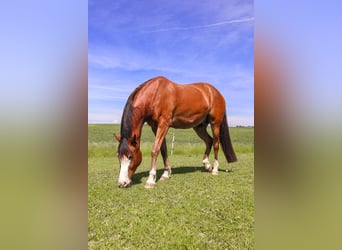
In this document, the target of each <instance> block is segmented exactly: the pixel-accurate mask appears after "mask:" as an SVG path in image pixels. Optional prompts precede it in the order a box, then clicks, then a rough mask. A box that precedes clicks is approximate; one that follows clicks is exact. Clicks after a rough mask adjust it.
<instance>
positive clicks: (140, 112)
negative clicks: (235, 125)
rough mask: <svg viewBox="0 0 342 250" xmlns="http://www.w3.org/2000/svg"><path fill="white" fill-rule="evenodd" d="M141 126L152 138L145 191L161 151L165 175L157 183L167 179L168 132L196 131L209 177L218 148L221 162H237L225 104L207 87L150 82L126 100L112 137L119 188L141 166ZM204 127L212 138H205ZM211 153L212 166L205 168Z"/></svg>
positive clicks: (153, 179) (152, 184) (152, 179)
mask: <svg viewBox="0 0 342 250" xmlns="http://www.w3.org/2000/svg"><path fill="white" fill-rule="evenodd" d="M145 122H147V124H148V125H150V126H151V128H152V131H153V132H154V134H155V141H154V143H153V146H152V151H151V156H152V162H151V169H150V172H149V177H148V179H147V182H146V185H145V188H154V187H155V185H156V175H157V171H156V168H157V167H156V162H157V156H158V153H159V152H160V151H161V154H162V157H163V160H164V173H163V175H162V176H161V178H160V179H161V180H166V179H169V178H170V177H171V166H170V163H169V160H168V154H167V148H166V141H165V136H166V134H167V132H168V129H169V128H170V127H173V128H182V129H186V128H193V129H194V130H195V132H196V133H197V135H198V136H199V137H200V138H201V139H202V140H203V141H204V142H205V145H206V149H205V152H204V155H203V160H202V163H203V165H204V167H205V169H206V170H208V171H209V172H212V174H213V175H217V174H218V167H219V163H218V150H219V144H220V143H221V147H222V149H223V152H224V155H225V157H226V160H227V161H228V162H235V161H237V158H236V155H235V152H234V149H233V146H232V143H231V139H230V135H229V127H228V123H227V116H226V103H225V100H224V98H223V96H222V95H221V94H220V92H219V91H218V90H217V89H216V88H215V87H213V86H212V85H210V84H208V83H192V84H177V83H174V82H172V81H170V80H169V79H167V78H165V77H161V76H160V77H155V78H152V79H150V80H148V81H146V82H144V83H143V84H141V85H140V86H138V87H137V88H136V89H135V90H134V91H133V93H132V94H131V95H130V96H129V97H128V100H127V102H126V105H125V108H124V111H123V114H122V119H121V131H120V132H121V133H120V136H119V135H117V134H114V136H115V138H116V139H117V140H118V141H119V148H118V158H119V162H120V175H119V180H118V185H119V187H128V186H130V184H131V181H132V177H133V175H134V172H135V170H136V169H137V167H138V166H139V165H140V163H141V160H142V154H141V151H140V137H141V131H142V127H143V125H144V123H145ZM208 124H210V127H211V130H212V134H213V136H212V137H211V136H210V135H209V134H208V132H207V126H208ZM212 147H214V158H215V160H214V164H213V166H211V164H210V162H209V154H210V151H211V148H212Z"/></svg>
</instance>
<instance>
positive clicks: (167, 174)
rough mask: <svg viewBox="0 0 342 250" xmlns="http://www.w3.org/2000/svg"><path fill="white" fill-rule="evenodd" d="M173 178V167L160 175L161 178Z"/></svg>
mask: <svg viewBox="0 0 342 250" xmlns="http://www.w3.org/2000/svg"><path fill="white" fill-rule="evenodd" d="M170 178H171V168H169V170H164V173H163V175H162V176H161V177H160V179H161V180H167V179H170Z"/></svg>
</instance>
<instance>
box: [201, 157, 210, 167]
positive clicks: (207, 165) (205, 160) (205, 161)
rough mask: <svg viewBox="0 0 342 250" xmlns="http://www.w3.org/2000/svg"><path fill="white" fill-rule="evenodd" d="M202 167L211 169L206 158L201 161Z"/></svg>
mask: <svg viewBox="0 0 342 250" xmlns="http://www.w3.org/2000/svg"><path fill="white" fill-rule="evenodd" d="M202 162H203V165H204V167H205V169H207V170H208V169H210V168H211V165H210V162H209V159H208V158H205V159H204V160H203V161H202Z"/></svg>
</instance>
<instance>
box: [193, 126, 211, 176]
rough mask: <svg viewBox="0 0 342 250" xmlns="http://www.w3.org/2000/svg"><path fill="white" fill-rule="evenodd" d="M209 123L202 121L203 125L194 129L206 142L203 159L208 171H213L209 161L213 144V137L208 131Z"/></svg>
mask: <svg viewBox="0 0 342 250" xmlns="http://www.w3.org/2000/svg"><path fill="white" fill-rule="evenodd" d="M207 126H208V124H207V123H202V124H201V125H199V126H197V127H194V130H195V132H196V134H197V135H198V136H199V137H200V138H201V139H202V140H203V141H204V142H205V146H206V149H205V152H204V155H203V160H202V163H203V165H204V168H205V169H206V170H207V171H208V172H211V171H212V167H211V164H210V162H209V154H210V151H211V147H212V145H213V138H212V137H211V136H210V135H209V134H208V132H207Z"/></svg>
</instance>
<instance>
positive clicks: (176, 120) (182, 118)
mask: <svg viewBox="0 0 342 250" xmlns="http://www.w3.org/2000/svg"><path fill="white" fill-rule="evenodd" d="M206 118H207V113H206V112H203V113H201V114H189V113H188V114H182V115H175V116H174V117H173V119H172V123H171V126H170V127H173V128H193V127H196V126H198V125H199V124H201V123H203V122H204V121H205V120H206Z"/></svg>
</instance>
